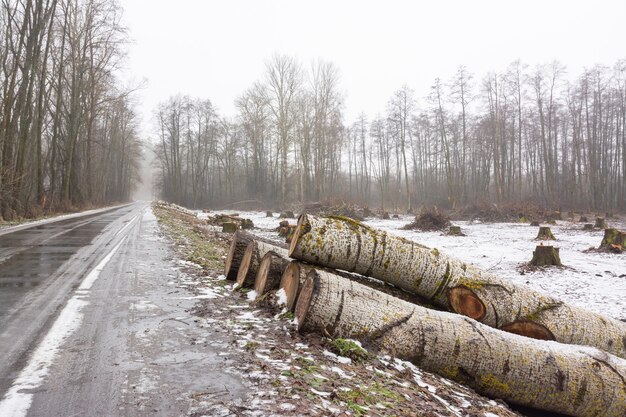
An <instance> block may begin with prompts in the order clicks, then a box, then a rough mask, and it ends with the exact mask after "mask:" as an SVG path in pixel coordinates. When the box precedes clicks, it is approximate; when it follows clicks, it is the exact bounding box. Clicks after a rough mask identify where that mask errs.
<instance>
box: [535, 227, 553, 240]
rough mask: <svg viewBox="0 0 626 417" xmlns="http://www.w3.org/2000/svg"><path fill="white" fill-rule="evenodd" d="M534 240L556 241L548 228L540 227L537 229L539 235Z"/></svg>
mask: <svg viewBox="0 0 626 417" xmlns="http://www.w3.org/2000/svg"><path fill="white" fill-rule="evenodd" d="M535 240H556V238H555V237H554V235H553V234H552V231H551V230H550V228H549V227H546V226H542V227H540V228H539V233H537V237H536V238H535Z"/></svg>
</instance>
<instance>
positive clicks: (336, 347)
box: [330, 339, 369, 362]
mask: <svg viewBox="0 0 626 417" xmlns="http://www.w3.org/2000/svg"><path fill="white" fill-rule="evenodd" d="M330 347H331V350H332V351H333V352H334V353H336V354H337V355H340V356H345V357H346V358H350V359H352V360H353V361H355V362H363V361H365V360H367V359H368V357H369V355H368V353H367V350H365V349H363V348H362V347H361V346H359V345H358V344H357V343H356V342H354V341H353V340H349V339H333V340H332V341H331V342H330Z"/></svg>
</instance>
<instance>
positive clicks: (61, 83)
mask: <svg viewBox="0 0 626 417" xmlns="http://www.w3.org/2000/svg"><path fill="white" fill-rule="evenodd" d="M120 17H121V8H120V6H119V5H118V3H117V2H116V1H114V0H2V3H1V5H0V86H1V87H0V202H1V203H0V217H1V218H4V219H5V220H10V219H12V218H14V217H16V216H34V215H37V214H39V213H41V212H42V211H43V210H67V209H69V208H72V207H78V206H85V205H90V204H103V203H108V202H113V201H124V200H128V199H129V198H130V193H131V190H132V188H133V185H134V183H135V181H136V180H137V172H138V163H139V159H140V157H141V147H140V141H139V138H138V134H137V131H138V129H137V118H136V115H135V112H134V111H133V109H132V103H131V99H130V93H131V91H130V90H129V89H128V88H125V87H122V86H121V85H120V82H119V81H118V80H117V79H116V76H115V74H116V70H117V69H118V67H119V65H120V63H121V61H122V59H123V58H124V47H125V44H126V42H127V39H126V38H127V35H126V29H125V28H124V27H123V26H122V25H121V24H120Z"/></svg>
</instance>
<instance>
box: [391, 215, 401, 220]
mask: <svg viewBox="0 0 626 417" xmlns="http://www.w3.org/2000/svg"><path fill="white" fill-rule="evenodd" d="M392 217H393V218H394V219H399V218H400V215H398V214H394V215H393V216H392Z"/></svg>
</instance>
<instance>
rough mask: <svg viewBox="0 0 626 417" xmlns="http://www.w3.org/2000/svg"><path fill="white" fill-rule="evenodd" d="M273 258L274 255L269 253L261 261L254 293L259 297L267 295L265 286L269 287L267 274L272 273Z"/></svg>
mask: <svg viewBox="0 0 626 417" xmlns="http://www.w3.org/2000/svg"><path fill="white" fill-rule="evenodd" d="M272 256H275V255H274V254H273V253H271V252H268V253H266V254H265V256H263V259H261V263H260V264H259V271H258V272H257V274H256V279H255V280H254V291H256V293H257V294H258V295H263V294H264V293H265V286H266V285H267V274H268V273H269V271H270V267H271V266H272Z"/></svg>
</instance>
